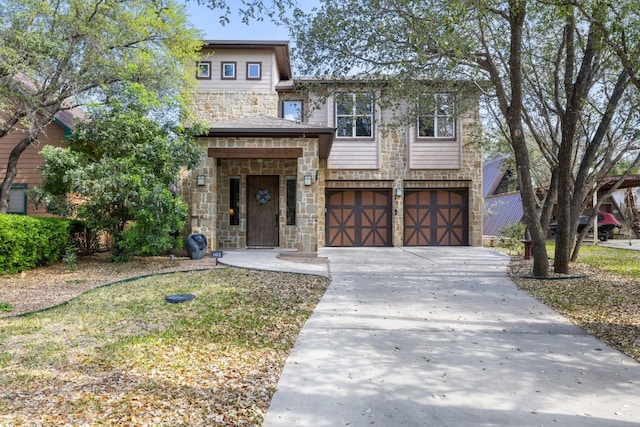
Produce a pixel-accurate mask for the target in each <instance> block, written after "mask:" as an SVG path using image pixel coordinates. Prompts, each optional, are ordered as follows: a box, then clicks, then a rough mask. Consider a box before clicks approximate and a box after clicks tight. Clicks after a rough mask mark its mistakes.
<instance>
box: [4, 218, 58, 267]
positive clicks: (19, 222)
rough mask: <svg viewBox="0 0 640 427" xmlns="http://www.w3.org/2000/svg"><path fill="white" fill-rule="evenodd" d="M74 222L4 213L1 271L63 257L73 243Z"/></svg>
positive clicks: (47, 263) (33, 265)
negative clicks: (71, 238)
mask: <svg viewBox="0 0 640 427" xmlns="http://www.w3.org/2000/svg"><path fill="white" fill-rule="evenodd" d="M69 233H70V221H69V220H66V219H60V218H34V217H28V216H24V215H7V214H3V215H0V274H7V273H17V272H20V271H24V270H29V269H31V268H35V267H40V266H45V265H50V264H53V263H54V262H56V261H58V260H60V258H61V257H62V254H63V253H64V251H65V249H66V247H67V245H68V243H69Z"/></svg>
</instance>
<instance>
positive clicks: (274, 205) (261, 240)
mask: <svg viewBox="0 0 640 427" xmlns="http://www.w3.org/2000/svg"><path fill="white" fill-rule="evenodd" d="M278 187H279V180H278V176H273V175H249V176H247V246H258V247H264V246H266V247H277V246H278V245H279V239H278V237H279V235H280V233H279V223H280V218H279V209H278V207H279V206H278V201H279V200H280V199H279V197H278Z"/></svg>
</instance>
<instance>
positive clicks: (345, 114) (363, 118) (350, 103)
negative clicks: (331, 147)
mask: <svg viewBox="0 0 640 427" xmlns="http://www.w3.org/2000/svg"><path fill="white" fill-rule="evenodd" d="M336 128H337V136H338V137H343V138H361V137H371V136H372V135H373V96H372V95H371V94H370V93H365V92H359V93H344V94H340V95H338V96H336Z"/></svg>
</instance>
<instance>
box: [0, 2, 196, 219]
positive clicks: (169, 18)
mask: <svg viewBox="0 0 640 427" xmlns="http://www.w3.org/2000/svg"><path fill="white" fill-rule="evenodd" d="M200 45H201V41H200V40H199V34H198V32H197V31H196V30H195V29H194V28H192V27H191V26H190V24H189V23H188V22H187V19H186V15H185V11H184V6H183V5H179V4H178V3H176V2H175V1H174V0H157V1H142V0H122V1H117V2H112V1H97V0H95V1H86V0H61V1H55V2H48V1H41V0H5V1H3V3H2V8H1V9H0V111H1V112H2V113H1V114H0V144H2V143H6V139H5V140H4V141H3V137H4V136H6V135H8V134H9V133H12V132H22V135H23V138H22V139H21V141H20V142H19V143H18V144H16V145H15V146H13V147H12V151H11V154H10V156H9V159H7V160H6V161H7V172H6V175H5V177H4V180H3V182H2V185H1V186H0V212H6V210H7V206H8V197H9V190H10V187H11V183H12V182H13V179H14V178H15V175H16V172H17V163H18V160H19V158H20V155H21V154H22V153H23V152H24V150H25V149H26V148H27V147H28V146H29V145H30V144H32V143H33V142H34V141H36V140H37V138H38V136H39V135H40V133H41V132H42V130H43V129H44V127H46V126H47V125H48V124H49V123H50V122H51V121H52V120H53V119H54V117H55V115H56V114H57V113H58V112H60V111H62V110H66V109H70V108H72V107H75V106H80V105H84V104H86V103H87V102H95V101H99V100H101V99H102V97H103V95H104V90H105V88H108V87H110V86H113V85H118V84H121V83H122V82H136V83H140V84H143V85H144V86H145V87H146V88H147V90H149V91H153V92H155V93H157V94H158V95H159V96H162V95H167V96H171V97H173V98H174V99H177V100H182V101H184V102H186V101H187V100H188V96H187V95H188V92H189V87H190V85H191V84H194V83H195V78H194V76H195V63H196V60H197V55H196V52H197V51H198V49H199V47H200Z"/></svg>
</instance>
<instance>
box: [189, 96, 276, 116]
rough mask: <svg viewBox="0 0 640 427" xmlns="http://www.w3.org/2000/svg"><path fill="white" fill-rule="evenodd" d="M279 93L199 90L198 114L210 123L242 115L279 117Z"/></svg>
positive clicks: (196, 110) (197, 97) (196, 101)
mask: <svg viewBox="0 0 640 427" xmlns="http://www.w3.org/2000/svg"><path fill="white" fill-rule="evenodd" d="M278 100H279V98H278V94H277V93H276V92H267V91H257V90H252V91H243V92H228V91H221V90H220V91H198V92H197V93H196V95H195V106H194V108H195V112H196V114H197V116H198V117H199V118H201V119H203V120H205V121H207V122H209V123H213V122H216V121H221V120H229V119H237V118H240V117H253V116H267V117H278Z"/></svg>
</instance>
